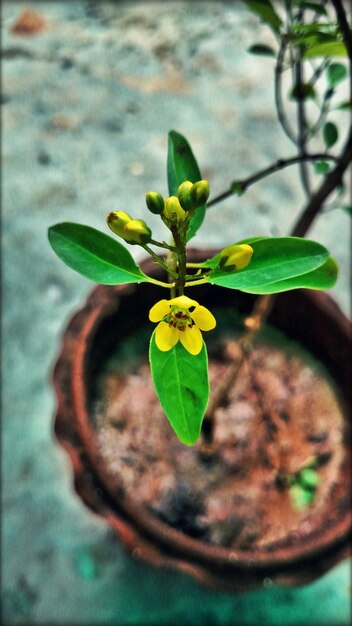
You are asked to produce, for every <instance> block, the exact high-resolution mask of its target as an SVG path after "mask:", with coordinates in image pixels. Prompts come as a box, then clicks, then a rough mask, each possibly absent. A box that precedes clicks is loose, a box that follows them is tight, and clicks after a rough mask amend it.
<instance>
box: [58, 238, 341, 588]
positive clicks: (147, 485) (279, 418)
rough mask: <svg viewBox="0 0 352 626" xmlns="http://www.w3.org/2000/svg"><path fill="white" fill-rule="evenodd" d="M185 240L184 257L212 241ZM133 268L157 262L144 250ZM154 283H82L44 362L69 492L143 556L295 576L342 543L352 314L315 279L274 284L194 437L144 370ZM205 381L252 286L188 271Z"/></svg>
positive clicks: (232, 346) (221, 359)
mask: <svg viewBox="0 0 352 626" xmlns="http://www.w3.org/2000/svg"><path fill="white" fill-rule="evenodd" d="M214 253H215V252H214V251H213V250H205V251H192V253H191V254H190V260H193V261H194V262H199V261H201V260H203V259H205V258H209V257H211V256H213V254H214ZM142 269H143V271H144V272H146V273H147V274H150V275H154V276H155V277H157V278H163V274H162V270H161V269H160V268H159V267H157V266H156V265H155V264H153V263H151V262H150V260H147V261H146V262H144V263H143V264H142ZM162 297H164V295H163V294H162V293H161V290H160V288H158V287H155V286H153V285H150V284H149V285H145V284H143V285H139V286H135V285H132V286H131V285H126V286H120V287H106V286H98V287H96V288H95V289H94V290H93V292H92V293H91V295H90V296H89V298H88V300H87V302H86V304H85V305H84V306H83V308H82V309H81V310H79V311H78V312H77V313H76V314H75V315H74V317H73V318H72V320H71V322H70V323H69V325H68V327H67V329H66V331H65V333H64V337H63V346H62V351H61V354H60V356H59V358H58V361H57V363H56V366H55V371H54V386H55V391H56V395H57V415H56V419H55V432H56V435H57V438H58V440H59V441H60V443H61V444H62V445H63V446H64V448H65V449H66V450H67V452H68V453H69V456H70V459H71V462H72V466H73V471H74V481H75V488H76V490H77V493H78V494H79V495H80V497H81V498H82V500H83V501H84V502H85V503H86V504H87V505H88V506H89V507H90V508H91V509H93V510H94V511H95V512H96V513H98V514H99V515H101V516H102V517H104V518H105V519H106V522H107V523H108V524H109V525H111V526H112V527H113V528H114V529H115V531H116V532H117V534H118V536H119V537H120V540H121V542H122V544H123V545H124V546H125V547H126V548H127V549H128V551H129V552H130V553H131V554H132V555H133V556H136V557H138V558H140V559H143V560H145V561H147V562H149V563H151V564H154V565H156V566H165V567H168V568H173V569H177V570H181V571H183V572H186V573H187V574H189V575H191V576H193V577H195V578H196V579H197V580H198V581H200V582H201V583H203V584H205V585H208V586H210V587H212V588H216V589H222V590H227V591H232V592H238V591H245V590H248V589H252V588H256V587H261V586H262V585H263V584H266V582H265V581H270V582H273V583H276V584H281V585H302V584H306V583H307V582H309V581H312V580H314V579H316V578H318V577H319V576H321V575H322V574H323V573H325V572H326V571H328V570H329V569H330V568H331V567H332V566H334V565H335V564H337V563H338V562H339V561H341V560H342V559H344V558H346V557H347V556H348V555H349V554H350V538H351V513H350V511H351V506H350V505H351V498H350V493H351V472H350V469H351V451H350V445H349V441H350V438H349V434H350V433H349V419H348V406H349V403H350V400H351V364H350V354H351V325H350V323H349V321H348V320H347V318H346V317H345V316H344V315H343V313H342V312H341V311H340V309H339V308H338V307H337V305H336V304H335V303H334V302H333V300H332V299H331V298H330V297H328V296H327V295H326V294H324V293H318V292H312V291H306V290H296V291H291V292H288V293H285V294H280V295H279V296H277V298H276V300H275V304H274V307H273V309H272V312H271V314H270V317H269V319H268V323H267V325H266V326H265V328H264V329H263V330H262V331H261V332H260V334H259V335H258V337H257V340H256V342H255V344H254V346H253V349H252V350H251V352H250V354H249V356H248V358H247V360H246V362H245V364H244V365H243V367H242V368H241V370H240V373H239V375H238V377H237V379H236V382H235V384H234V385H233V386H232V387H231V389H230V390H229V393H228V394H227V398H226V402H225V401H224V403H223V404H222V405H221V406H219V407H218V408H217V409H216V411H215V414H214V420H215V421H214V429H213V441H212V446H211V451H210V454H204V445H203V443H204V442H203V441H202V437H201V439H200V440H199V442H197V444H196V445H194V446H191V447H189V446H185V445H183V444H182V443H180V442H179V441H178V439H177V438H176V435H175V434H174V432H173V431H172V429H171V427H170V425H169V423H168V421H167V419H166V417H165V415H164V413H163V410H162V408H161V406H160V404H159V402H158V399H157V397H156V393H155V390H154V387H153V384H152V380H151V375H150V369H149V363H148V343H149V338H150V335H151V333H152V330H153V326H152V324H151V323H150V322H149V320H148V311H149V309H150V308H151V307H152V306H153V304H154V303H155V302H156V301H158V300H160V299H161V298H162ZM192 297H194V298H195V299H197V301H199V302H201V303H202V304H203V305H204V306H206V307H207V308H209V309H210V310H211V311H212V312H213V314H214V315H215V317H216V319H217V328H216V329H215V330H214V331H212V332H209V333H206V336H205V340H206V343H207V347H208V354H209V375H210V383H211V390H214V389H215V388H216V386H217V385H218V384H219V382H220V381H221V380H222V378H223V376H224V374H225V372H226V371H227V368H228V367H229V366H230V364H231V359H233V357H234V356H236V350H237V351H238V343H237V342H238V338H239V337H240V334H241V328H243V325H242V320H243V317H244V316H246V315H248V313H250V311H251V309H252V307H253V303H254V296H250V295H248V294H244V293H241V292H237V291H232V290H230V289H221V288H218V287H215V286H211V285H209V286H208V285H207V286H205V285H202V286H199V287H197V290H194V293H192Z"/></svg>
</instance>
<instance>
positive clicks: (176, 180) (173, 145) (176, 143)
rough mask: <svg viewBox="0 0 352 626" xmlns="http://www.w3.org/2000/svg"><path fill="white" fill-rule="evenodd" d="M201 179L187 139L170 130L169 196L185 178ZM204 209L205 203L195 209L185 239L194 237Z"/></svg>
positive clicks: (168, 158) (193, 181) (168, 159)
mask: <svg viewBox="0 0 352 626" xmlns="http://www.w3.org/2000/svg"><path fill="white" fill-rule="evenodd" d="M201 179H202V176H201V173H200V170H199V167H198V163H197V161H196V159H195V156H194V154H193V152H192V149H191V146H190V145H189V143H188V141H187V139H186V138H185V137H184V136H183V135H181V134H180V133H177V132H176V131H175V130H170V132H169V141H168V152H167V180H168V185H169V194H170V196H177V190H178V187H179V185H180V184H181V183H183V182H184V181H185V180H190V181H191V183H196V182H197V181H198V180H201ZM205 211H206V204H204V205H203V206H200V207H198V208H197V209H196V211H195V213H194V215H193V218H192V219H191V221H190V225H189V228H188V232H187V241H189V240H190V239H191V238H192V237H194V235H195V234H196V232H197V230H198V228H199V227H200V226H201V224H202V223H203V220H204V217H205Z"/></svg>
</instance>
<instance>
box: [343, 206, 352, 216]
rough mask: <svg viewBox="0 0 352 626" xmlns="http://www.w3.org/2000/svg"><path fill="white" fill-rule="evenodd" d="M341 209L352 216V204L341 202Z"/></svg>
mask: <svg viewBox="0 0 352 626" xmlns="http://www.w3.org/2000/svg"><path fill="white" fill-rule="evenodd" d="M341 209H342V210H343V211H345V213H347V214H348V215H351V216H352V206H351V205H350V204H343V205H342V207H341Z"/></svg>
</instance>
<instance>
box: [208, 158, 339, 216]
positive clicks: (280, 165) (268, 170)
mask: <svg viewBox="0 0 352 626" xmlns="http://www.w3.org/2000/svg"><path fill="white" fill-rule="evenodd" d="M320 159H324V160H326V161H337V157H335V156H333V155H332V154H328V153H324V152H318V153H314V154H309V153H306V154H298V155H296V156H294V157H289V158H288V159H278V160H277V161H275V163H272V165H269V166H268V167H265V168H264V169H262V170H259V171H258V172H257V173H256V174H253V175H252V176H248V178H244V179H243V180H239V181H233V182H232V183H231V185H230V188H229V189H228V190H227V191H224V192H223V193H221V194H219V195H218V196H216V197H215V198H213V199H212V200H210V201H209V202H208V204H207V208H209V207H211V206H214V205H215V204H218V203H219V202H222V200H226V199H227V198H229V197H230V196H232V195H234V194H235V193H236V192H235V191H233V185H234V183H236V184H239V185H240V186H241V188H242V190H243V193H244V192H245V191H247V189H248V187H250V186H251V185H254V183H257V182H258V181H259V180H262V179H263V178H266V177H267V176H270V175H271V174H275V172H278V171H280V170H282V169H284V168H285V167H289V166H290V165H296V164H297V163H300V162H301V161H319V160H320Z"/></svg>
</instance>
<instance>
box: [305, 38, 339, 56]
mask: <svg viewBox="0 0 352 626" xmlns="http://www.w3.org/2000/svg"><path fill="white" fill-rule="evenodd" d="M337 56H338V57H341V56H342V57H345V56H347V49H346V46H345V44H344V42H343V41H331V42H326V43H318V44H316V45H314V46H311V47H310V48H308V49H307V50H306V51H305V52H304V53H303V57H304V58H305V59H312V58H314V57H337Z"/></svg>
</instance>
